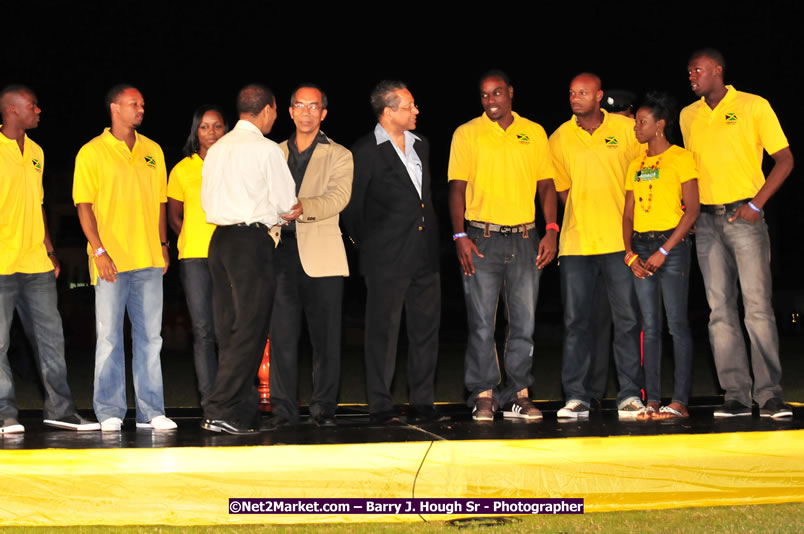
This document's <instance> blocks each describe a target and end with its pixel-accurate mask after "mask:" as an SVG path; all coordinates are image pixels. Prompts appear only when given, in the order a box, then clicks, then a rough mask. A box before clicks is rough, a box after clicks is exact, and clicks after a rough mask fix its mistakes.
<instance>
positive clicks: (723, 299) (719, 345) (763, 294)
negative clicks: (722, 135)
mask: <svg viewBox="0 0 804 534" xmlns="http://www.w3.org/2000/svg"><path fill="white" fill-rule="evenodd" d="M733 215H734V213H733V212H731V213H725V214H712V213H701V215H700V216H699V217H698V222H697V233H696V238H695V239H696V243H697V248H698V264H699V265H700V266H701V274H703V279H704V285H705V286H706V298H707V300H708V301H709V308H710V309H711V312H710V314H709V341H710V343H711V344H712V352H713V353H714V356H715V367H716V368H717V375H718V380H720V387H722V388H723V389H724V390H726V395H725V399H726V400H727V401H729V400H736V401H738V402H739V403H740V404H743V405H745V406H751V399H752V391H751V371H753V375H754V384H753V399H754V400H755V401H757V403H758V404H759V405H760V406H762V405H763V404H765V403H766V402H767V401H768V400H770V399H772V398H778V399H781V398H782V387H781V385H780V382H781V379H782V366H781V363H780V362H779V335H778V332H777V330H776V317H775V315H774V313H773V306H772V305H771V295H772V289H771V272H770V238H769V237H768V226H767V225H766V224H765V219H764V217H762V218H760V220H759V221H757V222H756V223H750V222H748V221H744V220H742V219H737V220H735V221H734V222H731V223H730V222H728V219H729V217H731V216H733ZM738 280H739V282H740V285H739V288H738V286H737V281H738ZM740 290H742V301H743V307H744V308H745V329H746V330H747V331H748V337H749V338H750V339H751V368H750V370H749V365H748V355H747V354H746V348H745V338H744V337H743V332H742V329H741V328H740V317H739V315H738V307H737V306H738V305H737V297H738V296H739V295H740Z"/></svg>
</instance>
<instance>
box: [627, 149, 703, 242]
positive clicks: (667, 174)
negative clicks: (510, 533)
mask: <svg viewBox="0 0 804 534" xmlns="http://www.w3.org/2000/svg"><path fill="white" fill-rule="evenodd" d="M654 167H655V168H654ZM697 177H698V170H697V169H696V168H695V160H693V159H692V154H691V153H689V152H688V151H686V150H684V149H683V148H681V147H680V146H676V145H671V146H670V148H668V149H667V150H665V151H664V152H662V153H661V154H659V155H657V156H651V157H647V149H645V150H643V151H642V154H640V155H639V156H637V157H636V159H634V161H632V162H631V165H629V166H628V172H627V173H626V175H625V189H626V191H633V192H634V230H636V231H637V232H661V231H663V230H670V229H671V228H675V227H676V226H678V221H680V220H681V217H682V216H683V215H684V210H682V209H681V203H682V197H681V184H683V183H684V182H688V181H690V180H695V179H696V178H697Z"/></svg>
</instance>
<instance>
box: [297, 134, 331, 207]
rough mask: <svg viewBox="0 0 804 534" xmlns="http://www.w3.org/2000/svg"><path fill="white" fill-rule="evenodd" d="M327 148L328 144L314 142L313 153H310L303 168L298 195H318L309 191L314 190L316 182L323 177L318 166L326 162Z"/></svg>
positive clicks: (316, 185)
mask: <svg viewBox="0 0 804 534" xmlns="http://www.w3.org/2000/svg"><path fill="white" fill-rule="evenodd" d="M329 148H330V145H328V144H327V143H316V145H315V148H314V149H313V153H312V154H311V155H310V161H308V162H307V168H306V169H305V170H304V178H303V179H302V185H301V189H299V196H300V197H306V196H318V193H310V191H316V190H317V189H316V188H317V187H318V183H317V182H318V181H319V180H321V179H322V178H324V176H323V173H321V172H319V167H320V166H321V165H323V164H324V163H325V162H326V159H327V154H328V153H329Z"/></svg>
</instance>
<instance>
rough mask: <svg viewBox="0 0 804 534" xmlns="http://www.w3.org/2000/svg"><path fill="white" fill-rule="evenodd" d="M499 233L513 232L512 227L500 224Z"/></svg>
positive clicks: (508, 233) (507, 233)
mask: <svg viewBox="0 0 804 534" xmlns="http://www.w3.org/2000/svg"><path fill="white" fill-rule="evenodd" d="M500 233H501V234H502V235H510V234H513V233H514V228H513V227H511V226H500Z"/></svg>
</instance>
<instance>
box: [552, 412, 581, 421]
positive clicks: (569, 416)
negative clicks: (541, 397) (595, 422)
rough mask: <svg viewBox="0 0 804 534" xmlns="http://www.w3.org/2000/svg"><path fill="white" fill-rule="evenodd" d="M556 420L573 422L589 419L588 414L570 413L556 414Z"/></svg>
mask: <svg viewBox="0 0 804 534" xmlns="http://www.w3.org/2000/svg"><path fill="white" fill-rule="evenodd" d="M556 418H557V419H564V420H567V421H574V420H576V419H589V412H580V413H579V412H571V413H569V414H566V413H562V414H560V413H556Z"/></svg>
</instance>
